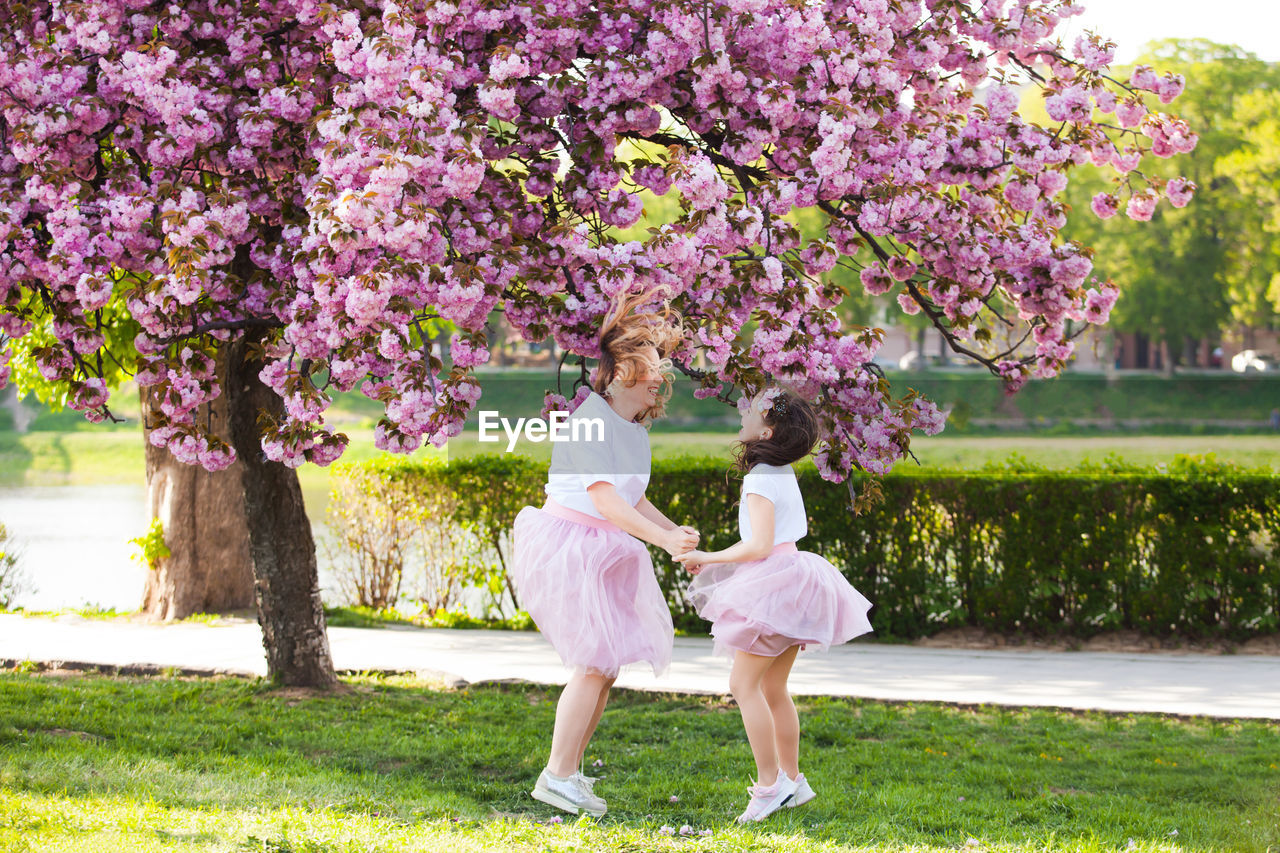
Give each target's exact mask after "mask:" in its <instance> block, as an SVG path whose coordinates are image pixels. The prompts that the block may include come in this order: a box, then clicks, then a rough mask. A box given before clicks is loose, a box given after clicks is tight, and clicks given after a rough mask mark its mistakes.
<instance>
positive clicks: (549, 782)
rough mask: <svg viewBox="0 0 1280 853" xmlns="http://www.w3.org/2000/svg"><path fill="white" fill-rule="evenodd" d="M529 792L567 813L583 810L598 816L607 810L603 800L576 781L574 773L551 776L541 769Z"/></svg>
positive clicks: (538, 799)
mask: <svg viewBox="0 0 1280 853" xmlns="http://www.w3.org/2000/svg"><path fill="white" fill-rule="evenodd" d="M529 793H530V794H532V795H533V798H534V799H535V800H537V801H538V802H541V803H546V804H547V805H549V806H555V807H556V808H558V809H560V810H562V811H566V812H568V813H569V814H577V813H578V812H579V811H584V812H586V813H587V814H591V815H595V816H596V817H600V816H601V815H603V814H604V813H605V812H606V811H607V810H608V806H607V805H605V802H604V800H602V799H600V798H599V797H597V796H596V795H595V794H593V793H591V790H590V789H589V788H588V787H587V786H586V785H585V784H584V783H582V782H579V781H578V774H576V773H575V774H574V775H572V776H569V777H567V778H564V779H562V778H560V777H559V776H552V775H551V774H550V773H549V772H547V771H546V770H543V771H542V772H541V773H540V774H538V781H537V783H536V784H534V786H533V790H532V791H530V792H529Z"/></svg>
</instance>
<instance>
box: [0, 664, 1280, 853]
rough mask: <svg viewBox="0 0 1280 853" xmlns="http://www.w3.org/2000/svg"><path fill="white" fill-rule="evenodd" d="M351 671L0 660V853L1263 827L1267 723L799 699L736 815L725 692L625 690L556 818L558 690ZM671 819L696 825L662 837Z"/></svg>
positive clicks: (1270, 841) (1049, 845)
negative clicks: (808, 786) (545, 772)
mask: <svg viewBox="0 0 1280 853" xmlns="http://www.w3.org/2000/svg"><path fill="white" fill-rule="evenodd" d="M347 684H348V685H350V687H351V688H352V689H351V690H349V691H348V692H347V693H346V694H345V695H321V696H315V695H309V694H306V693H300V692H298V691H272V690H269V689H267V687H266V686H265V685H264V684H263V683H262V682H257V681H246V680H241V679H217V680H182V679H166V678H155V679H129V678H108V677H100V676H76V677H69V678H63V677H49V676H42V675H36V674H16V673H6V674H3V675H0V849H3V850H6V851H76V853H82V852H83V851H112V853H114V851H134V850H139V851H141V850H146V851H151V850H156V851H158V850H184V851H249V850H261V851H273V853H284V852H285V851H296V853H302V852H303V851H308V853H320V852H321V851H324V853H329V851H382V850H387V851H391V850H397V851H399V850H421V851H435V850H443V849H449V850H455V851H471V850H480V851H499V850H501V851H506V850H521V851H539V850H554V851H559V850H592V851H597V850H598V851H618V853H622V851H626V853H633V852H634V851H665V850H680V851H738V850H748V849H749V850H755V851H798V850H829V851H836V850H841V851H843V850H860V851H891V850H892V851H906V850H921V851H942V850H957V849H961V848H963V847H964V845H965V844H966V842H967V841H968V839H971V838H972V839H976V841H977V843H978V845H979V847H978V848H970V849H983V850H991V851H1019V853H1031V851H1036V853H1049V851H1083V852H1085V853H1094V851H1097V853H1102V851H1108V853H1110V851H1118V850H1124V849H1132V850H1137V851H1178V850H1186V851H1210V850H1214V851H1219V850H1220V851H1233V853H1239V851H1258V853H1262V851H1266V850H1274V849H1275V848H1276V846H1277V845H1280V827H1277V820H1278V818H1277V814H1276V808H1275V801H1276V795H1277V793H1278V792H1280V769H1277V761H1280V727H1278V726H1276V725H1275V724H1265V723H1258V722H1245V723H1234V722H1221V721H1209V720H1191V721H1182V720H1174V719H1165V718H1160V717H1155V716H1142V715H1131V716H1114V715H1104V714H1071V713H1064V712H1055V711H1047V710H1033V711H1021V710H1009V709H992V708H979V709H957V708H950V707H945V706H936V705H927V704H915V705H892V704H884V703H879V702H869V701H857V700H836V699H802V700H799V702H798V704H799V706H800V711H801V720H802V728H803V732H804V735H803V746H802V765H803V767H804V769H805V772H806V775H808V776H809V777H810V778H811V780H812V781H813V782H814V785H815V787H816V788H817V790H818V792H819V797H818V799H817V800H815V801H814V802H813V803H812V804H810V805H808V806H805V807H803V808H801V809H797V810H795V811H791V810H783V812H781V813H779V814H777V815H775V816H773V817H771V818H770V819H769V820H768V821H767V822H766V823H764V824H762V825H759V826H754V827H750V828H739V827H736V826H734V825H733V823H732V817H733V816H734V815H736V814H737V813H738V811H740V809H741V807H742V805H743V804H744V802H745V794H744V793H743V788H744V787H745V785H746V783H747V780H748V776H749V773H750V769H751V763H750V753H749V751H748V749H747V745H746V741H745V738H744V736H743V734H742V729H741V723H740V719H739V716H738V713H737V711H736V709H735V708H733V707H732V706H731V705H728V704H726V703H725V702H723V701H722V700H721V699H719V698H714V697H674V696H653V695H647V694H639V693H632V692H626V691H619V692H618V693H617V694H615V697H614V700H613V702H612V703H611V704H610V706H609V708H608V710H607V711H606V713H605V716H604V719H603V721H602V722H601V725H600V729H599V732H598V734H597V737H596V739H595V740H594V741H593V743H592V746H591V749H590V751H589V753H588V760H589V761H595V760H599V761H601V762H602V763H603V766H602V767H601V768H599V769H597V770H593V771H592V772H593V773H594V774H597V775H601V776H602V777H603V778H602V780H601V782H599V783H598V784H597V790H598V791H600V793H602V794H603V795H604V796H606V797H607V798H608V800H609V803H610V812H609V814H608V815H607V816H606V817H604V818H602V819H600V820H590V819H583V820H576V819H573V818H570V817H568V816H566V819H565V822H564V824H562V825H556V824H554V823H552V822H551V820H550V819H552V818H553V817H554V816H555V813H554V812H553V811H552V810H551V809H549V808H547V807H545V806H542V805H541V804H538V803H536V802H534V801H533V800H532V799H531V798H530V797H529V796H528V794H527V789H528V788H529V787H530V786H531V784H532V781H533V779H534V777H535V776H536V775H537V772H538V770H539V769H540V767H541V766H542V763H543V762H544V760H545V757H546V749H547V745H548V740H549V732H550V730H551V724H552V720H553V714H554V703H555V699H556V697H557V695H558V691H556V690H550V689H545V688H540V687H532V686H516V687H508V688H492V687H483V688H472V689H469V690H464V691H445V690H437V689H431V687H430V686H429V685H424V684H421V683H416V682H413V681H411V680H407V679H403V678H395V677H386V678H354V679H348V680H347ZM673 797H675V798H677V801H676V802H672V798H673ZM686 824H687V825H688V826H690V827H691V828H692V830H693V831H694V832H697V831H700V830H707V829H709V830H711V834H710V835H709V836H698V835H694V836H692V837H691V838H688V839H680V838H678V837H676V838H671V837H668V836H666V835H663V834H662V827H663V826H669V827H672V828H676V829H678V828H679V827H681V826H682V825H686ZM1175 831H1176V834H1175ZM1130 839H1132V846H1131V847H1130V846H1127V845H1129V844H1130Z"/></svg>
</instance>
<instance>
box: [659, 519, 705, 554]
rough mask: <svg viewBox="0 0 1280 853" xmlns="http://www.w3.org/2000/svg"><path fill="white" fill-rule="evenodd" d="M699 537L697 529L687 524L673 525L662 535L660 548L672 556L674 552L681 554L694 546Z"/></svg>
mask: <svg viewBox="0 0 1280 853" xmlns="http://www.w3.org/2000/svg"><path fill="white" fill-rule="evenodd" d="M699 538H700V537H699V535H698V531H696V530H694V529H693V528H692V527H690V526H688V525H687V524H686V525H683V526H681V527H675V528H672V529H671V530H668V531H667V532H666V535H665V536H663V541H662V543H661V544H662V549H663V550H664V551H666V552H667V553H668V554H670V555H671V556H673V557H674V556H675V555H676V554H682V553H684V552H685V551H688V550H690V549H693V548H696V547H697V546H698V539H699Z"/></svg>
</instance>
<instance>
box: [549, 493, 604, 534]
mask: <svg viewBox="0 0 1280 853" xmlns="http://www.w3.org/2000/svg"><path fill="white" fill-rule="evenodd" d="M542 511H543V512H547V513H550V514H552V515H554V516H555V517H556V518H563V519H564V520H565V521H572V522H575V523H577V524H585V525H586V526H587V527H598V528H600V529H601V530H619V529H620V528H619V527H618V525H616V524H614V523H613V522H612V521H605V520H604V519H603V518H596V517H595V516H594V515H587V514H586V513H585V512H578V511H577V510H576V509H569V507H567V506H565V505H564V504H558V503H556V502H555V501H553V500H552V499H551V498H547V502H546V503H545V504H543V505H542Z"/></svg>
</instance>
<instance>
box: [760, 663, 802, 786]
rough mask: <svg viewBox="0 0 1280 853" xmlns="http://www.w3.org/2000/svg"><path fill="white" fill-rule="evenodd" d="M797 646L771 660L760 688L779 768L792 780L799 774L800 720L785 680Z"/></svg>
mask: <svg viewBox="0 0 1280 853" xmlns="http://www.w3.org/2000/svg"><path fill="white" fill-rule="evenodd" d="M798 651H800V647H799V646H792V647H791V648H789V649H787V650H786V651H785V652H783V653H782V654H780V655H778V656H777V657H776V658H774V659H773V664H772V665H770V667H769V668H768V669H767V670H765V673H764V679H763V681H762V682H761V688H762V690H763V691H764V699H765V701H766V702H767V703H769V713H770V714H771V716H772V717H773V738H774V743H775V744H776V745H777V750H778V764H779V765H780V766H781V767H782V772H783V773H786V774H787V775H788V776H790V777H791V778H792V779H794V778H796V776H798V775H799V774H800V716H799V715H798V714H797V713H796V706H795V703H794V702H792V701H791V694H790V693H789V692H788V691H787V677H788V676H789V675H791V665H792V664H794V663H795V662H796V652H798Z"/></svg>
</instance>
